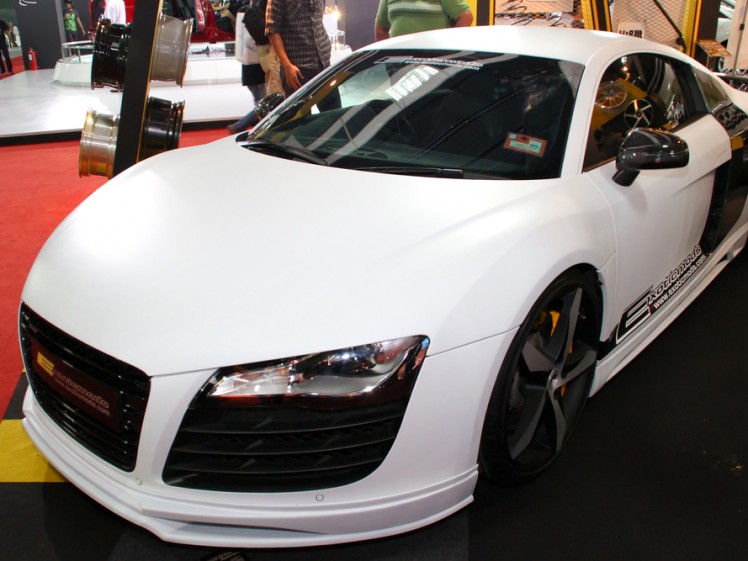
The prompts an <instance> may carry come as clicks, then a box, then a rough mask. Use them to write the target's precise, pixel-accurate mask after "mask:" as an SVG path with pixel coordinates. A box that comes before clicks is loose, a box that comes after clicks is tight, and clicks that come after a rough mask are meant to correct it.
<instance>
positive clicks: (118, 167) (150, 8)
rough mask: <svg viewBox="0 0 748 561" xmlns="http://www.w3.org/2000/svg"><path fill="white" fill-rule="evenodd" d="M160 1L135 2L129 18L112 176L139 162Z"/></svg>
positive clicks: (159, 13)
mask: <svg viewBox="0 0 748 561" xmlns="http://www.w3.org/2000/svg"><path fill="white" fill-rule="evenodd" d="M161 6H162V0H158V1H157V2H151V1H146V2H138V3H137V4H136V6H135V13H134V14H133V19H132V34H131V35H130V49H129V55H128V57H127V67H126V68H125V82H124V85H123V87H122V107H121V109H120V119H119V130H118V132H117V150H116V152H115V154H114V175H117V174H119V173H120V172H123V171H125V170H126V169H127V168H129V167H130V166H131V165H133V164H134V163H135V162H137V161H138V159H139V158H138V156H139V154H138V152H139V150H140V145H141V135H142V134H143V128H144V127H143V123H144V121H145V110H146V104H147V101H148V88H149V86H150V81H151V60H152V59H153V45H154V44H155V42H156V30H157V26H158V21H159V18H160V16H161Z"/></svg>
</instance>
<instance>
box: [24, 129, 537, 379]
mask: <svg viewBox="0 0 748 561" xmlns="http://www.w3.org/2000/svg"><path fill="white" fill-rule="evenodd" d="M522 185H523V188H522V189H518V188H517V186H518V185H513V184H512V183H510V182H500V183H499V182H496V181H455V180H450V179H435V178H421V177H405V176H395V175H383V174H374V173H366V172H356V171H350V170H341V169H334V168H325V167H321V166H316V165H311V164H306V163H302V162H296V161H289V160H284V159H279V158H274V157H271V156H267V155H261V154H257V153H253V152H251V151H249V150H246V149H244V148H242V147H240V146H239V145H237V144H236V142H235V141H234V140H233V139H232V138H228V139H225V140H220V141H217V142H214V143H212V144H209V145H205V146H200V147H195V148H185V149H181V150H176V151H172V152H168V153H165V154H162V155H160V156H156V157H153V158H151V159H149V160H146V161H145V162H142V163H141V164H138V165H137V166H134V167H132V168H130V169H129V170H127V171H126V172H124V173H122V174H120V175H119V176H118V177H116V178H115V179H113V180H112V181H110V182H108V183H107V184H106V185H105V186H104V187H102V188H101V189H99V190H98V191H97V192H95V193H94V194H93V195H92V196H91V197H89V198H88V199H87V200H86V201H84V202H83V203H82V204H81V205H80V206H79V207H78V208H77V209H76V210H75V211H74V212H73V213H72V214H71V215H70V216H69V217H67V218H66V219H65V220H64V221H63V223H62V224H61V225H60V226H59V227H58V228H57V230H56V231H55V232H54V234H53V235H52V236H51V237H50V239H49V240H48V241H47V243H46V244H45V246H44V247H43V249H42V250H41V252H40V254H39V256H38V258H37V260H36V262H35V264H34V265H33V268H32V270H31V272H30V274H29V277H28V280H27V283H26V286H25V288H24V292H23V300H24V301H25V302H26V303H27V305H29V306H30V307H31V308H32V309H33V310H35V311H36V312H37V313H39V314H40V315H42V316H43V317H45V319H47V320H48V321H50V322H51V323H53V324H54V325H56V326H57V327H59V328H60V329H62V330H64V331H66V332H67V333H69V334H70V335H72V336H74V337H76V338H77V339H79V340H81V341H83V342H85V343H88V344H89V345H91V346H93V347H95V348H97V349H99V350H102V351H103V352H106V353H108V354H110V355H112V356H114V357H117V358H119V359H121V360H124V361H126V362H128V363H130V364H132V365H134V366H136V367H139V368H141V369H143V370H144V371H146V372H147V373H149V374H150V375H161V374H168V373H174V372H180V371H187V370H202V369H205V368H213V367H219V366H225V365H230V364H236V363H246V362H252V361H258V360H267V359H272V358H282V357H287V356H293V355H297V354H302V353H307V352H316V351H323V350H331V349H335V348H340V347H346V346H350V345H356V344H363V343H369V342H374V341H377V340H384V339H389V338H393V337H398V336H405V335H419V334H423V335H429V336H431V337H432V347H431V349H430V351H431V353H434V352H439V351H442V350H446V349H447V348H450V347H454V346H457V345H461V344H465V343H467V342H470V341H472V340H475V339H477V338H479V337H484V336H486V335H487V334H486V332H485V325H480V322H478V321H473V322H469V321H467V319H466V318H464V317H462V315H461V314H463V313H464V314H468V315H469V314H471V313H479V312H480V309H479V308H480V303H478V302H476V303H474V304H473V307H474V308H475V309H466V310H463V311H461V312H459V314H457V312H455V310H456V309H458V308H464V307H465V301H464V300H465V298H466V297H465V295H466V294H467V293H468V292H470V290H471V287H472V286H473V285H474V284H475V283H477V282H478V281H479V279H480V278H481V277H482V276H483V275H484V274H485V272H486V271H487V270H488V269H489V268H491V267H493V266H494V263H495V262H496V260H498V259H500V257H501V252H502V249H501V247H499V246H497V245H496V241H495V240H497V239H502V238H507V237H508V236H506V234H507V233H508V232H513V231H514V232H516V231H517V230H516V226H517V223H518V220H519V217H518V215H517V213H516V212H515V211H513V210H512V207H514V206H515V205H516V204H517V203H518V201H520V200H521V199H523V198H526V197H528V196H532V194H533V193H537V192H538V191H539V190H543V189H545V188H546V187H547V185H548V183H547V182H532V183H531V184H528V183H527V182H525V183H524V184H522ZM550 204H552V202H551V203H550ZM502 213H504V217H502V216H501V214H502ZM489 256H490V258H487V257H489ZM455 314H457V315H459V316H460V317H451V316H455ZM455 320H457V321H458V322H459V323H464V328H463V329H451V330H449V332H450V333H451V335H450V336H445V337H435V335H436V334H437V332H438V331H439V329H440V326H443V325H445V323H447V322H450V321H455ZM503 327H506V328H508V327H509V326H503ZM495 328H496V329H500V328H501V326H498V325H497V326H495Z"/></svg>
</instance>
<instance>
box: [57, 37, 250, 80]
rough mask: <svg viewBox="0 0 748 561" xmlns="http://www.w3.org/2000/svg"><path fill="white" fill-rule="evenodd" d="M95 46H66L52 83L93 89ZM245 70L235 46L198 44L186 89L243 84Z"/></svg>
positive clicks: (193, 47)
mask: <svg viewBox="0 0 748 561" xmlns="http://www.w3.org/2000/svg"><path fill="white" fill-rule="evenodd" d="M92 49H93V43H92V42H90V41H78V42H75V43H64V44H63V54H64V56H63V58H61V59H60V60H58V61H57V64H56V65H55V68H54V74H53V76H52V80H53V81H54V82H56V83H58V84H60V85H63V86H78V87H86V88H90V87H91V64H92V59H93V55H92V54H91V51H92ZM241 76H242V66H241V64H240V63H239V61H237V60H236V58H235V56H234V54H233V43H229V44H226V43H215V44H210V43H197V44H194V45H191V46H190V52H189V56H188V58H187V70H186V71H185V74H184V80H183V85H184V86H203V85H210V84H239V83H241ZM169 85H173V84H169V83H168V82H152V83H151V87H168V86H169Z"/></svg>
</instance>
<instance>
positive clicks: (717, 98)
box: [693, 68, 730, 113]
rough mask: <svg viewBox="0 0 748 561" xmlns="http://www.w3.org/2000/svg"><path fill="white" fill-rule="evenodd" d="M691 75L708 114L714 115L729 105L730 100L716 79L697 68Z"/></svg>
mask: <svg viewBox="0 0 748 561" xmlns="http://www.w3.org/2000/svg"><path fill="white" fill-rule="evenodd" d="M693 73H694V76H696V81H697V82H698V83H699V88H700V89H701V93H702V95H703V96H704V101H705V102H706V105H707V107H708V108H709V111H710V112H712V113H714V112H716V111H718V110H720V109H722V108H723V107H725V106H726V105H729V104H730V98H729V97H727V94H726V93H725V90H724V89H723V88H722V84H721V83H720V82H719V81H718V80H717V79H715V78H713V77H712V76H709V75H708V74H706V73H705V72H703V71H701V70H699V69H698V68H694V72H693Z"/></svg>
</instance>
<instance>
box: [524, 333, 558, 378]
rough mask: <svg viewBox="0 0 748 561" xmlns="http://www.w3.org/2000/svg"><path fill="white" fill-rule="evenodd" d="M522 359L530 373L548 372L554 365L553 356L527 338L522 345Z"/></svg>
mask: <svg viewBox="0 0 748 561" xmlns="http://www.w3.org/2000/svg"><path fill="white" fill-rule="evenodd" d="M522 360H523V361H524V363H525V366H526V367H527V371H528V372H530V373H533V372H550V371H551V370H553V368H554V367H555V366H556V363H555V361H554V360H553V358H551V357H550V356H548V355H547V354H546V353H545V351H543V350H542V349H538V348H537V347H536V346H535V345H533V343H532V341H530V340H529V339H528V340H527V341H525V346H524V347H522Z"/></svg>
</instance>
